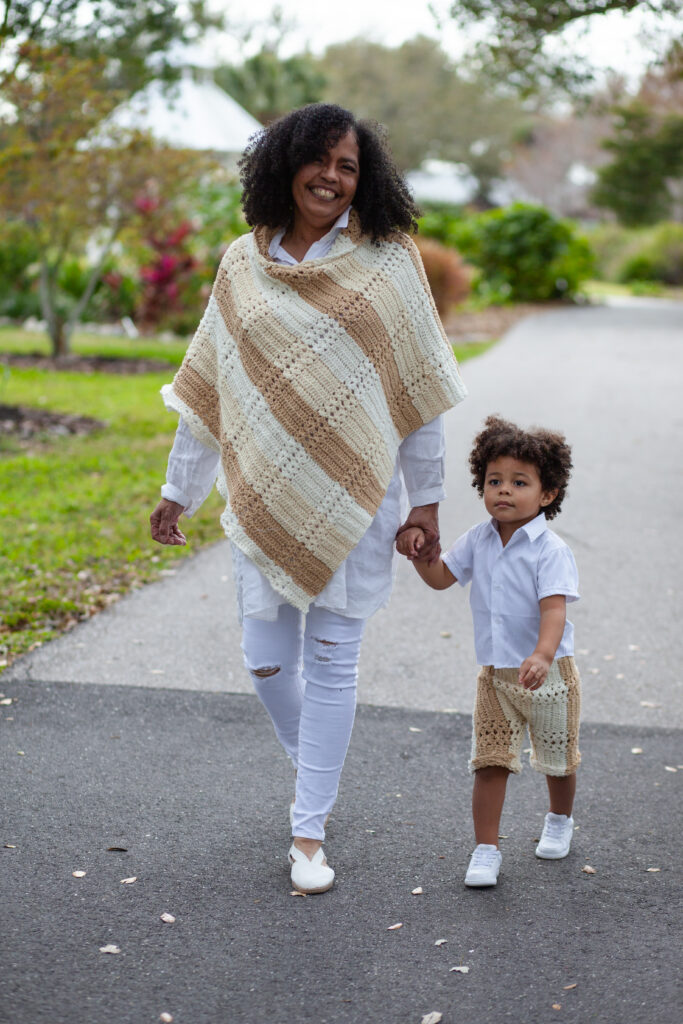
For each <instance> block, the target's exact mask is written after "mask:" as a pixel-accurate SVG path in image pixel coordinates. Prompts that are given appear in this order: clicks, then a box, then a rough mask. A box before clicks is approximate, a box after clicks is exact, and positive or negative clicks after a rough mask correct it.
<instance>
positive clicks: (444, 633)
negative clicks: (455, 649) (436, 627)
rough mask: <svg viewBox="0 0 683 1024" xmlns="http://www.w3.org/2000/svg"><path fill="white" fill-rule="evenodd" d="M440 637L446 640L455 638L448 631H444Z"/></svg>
mask: <svg viewBox="0 0 683 1024" xmlns="http://www.w3.org/2000/svg"><path fill="white" fill-rule="evenodd" d="M439 636H442V637H443V638H444V640H448V639H449V638H450V637H452V636H453V634H452V633H449V631H448V630H447V629H442V630H441V632H440V633H439Z"/></svg>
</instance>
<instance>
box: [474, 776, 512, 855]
mask: <svg viewBox="0 0 683 1024" xmlns="http://www.w3.org/2000/svg"><path fill="white" fill-rule="evenodd" d="M509 774H510V772H509V771H508V769H507V768H500V767H499V766H498V765H490V766H489V767H488V768H478V769H477V770H476V771H475V773H474V787H473V789H472V818H473V820H474V836H475V839H476V840H477V846H479V845H481V844H482V843H484V844H486V845H487V846H498V834H499V832H500V816H501V814H502V813H503V804H504V802H505V788H506V786H507V781H508V775H509Z"/></svg>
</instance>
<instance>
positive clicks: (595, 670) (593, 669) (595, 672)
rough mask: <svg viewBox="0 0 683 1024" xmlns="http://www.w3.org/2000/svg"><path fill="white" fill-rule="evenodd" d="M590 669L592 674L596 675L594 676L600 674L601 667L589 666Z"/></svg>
mask: <svg viewBox="0 0 683 1024" xmlns="http://www.w3.org/2000/svg"><path fill="white" fill-rule="evenodd" d="M588 671H589V672H590V673H591V675H594V676H597V675H600V669H599V668H589V669H588Z"/></svg>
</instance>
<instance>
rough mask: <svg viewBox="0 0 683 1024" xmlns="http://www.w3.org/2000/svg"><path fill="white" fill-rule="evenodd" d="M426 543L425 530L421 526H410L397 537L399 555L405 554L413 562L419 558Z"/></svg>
mask: <svg viewBox="0 0 683 1024" xmlns="http://www.w3.org/2000/svg"><path fill="white" fill-rule="evenodd" d="M424 544H425V535H424V530H421V529H420V527H419V526H410V527H408V529H407V530H404V531H403V533H399V535H398V537H397V538H396V550H397V551H398V553H399V555H405V556H406V558H408V559H410V561H411V562H412V561H413V560H414V559H415V558H419V556H420V552H421V551H422V548H423V547H424Z"/></svg>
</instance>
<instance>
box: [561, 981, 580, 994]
mask: <svg viewBox="0 0 683 1024" xmlns="http://www.w3.org/2000/svg"><path fill="white" fill-rule="evenodd" d="M577 985H578V981H575V982H574V983H573V984H572V985H565V986H564V990H565V992H569V990H570V989H571V988H576V986H577Z"/></svg>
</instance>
